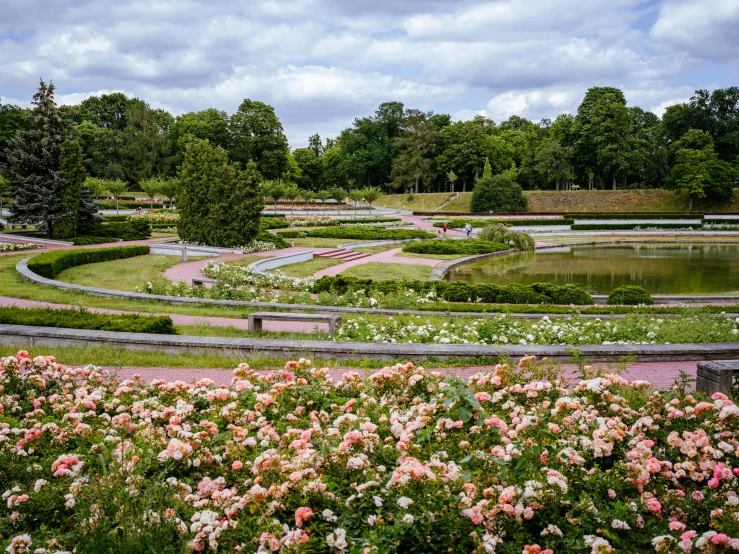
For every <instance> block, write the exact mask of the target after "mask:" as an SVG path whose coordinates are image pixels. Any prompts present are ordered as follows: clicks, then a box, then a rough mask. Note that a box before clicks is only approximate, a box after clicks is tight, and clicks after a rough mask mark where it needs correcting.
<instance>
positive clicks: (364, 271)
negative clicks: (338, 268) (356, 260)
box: [341, 263, 431, 281]
mask: <svg viewBox="0 0 739 554" xmlns="http://www.w3.org/2000/svg"><path fill="white" fill-rule="evenodd" d="M341 274H342V275H344V276H346V277H358V278H359V279H378V278H380V279H406V280H414V279H417V280H419V281H424V280H426V279H429V278H430V277H431V268H430V267H429V266H427V265H420V264H390V263H387V264H385V263H368V264H364V265H356V266H354V267H350V268H349V269H347V270H345V271H343V272H342V273H341ZM378 276H381V277H378Z"/></svg>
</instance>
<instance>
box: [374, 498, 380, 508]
mask: <svg viewBox="0 0 739 554" xmlns="http://www.w3.org/2000/svg"><path fill="white" fill-rule="evenodd" d="M373 500H374V501H375V506H377V507H378V508H380V507H381V506H382V498H380V497H379V496H375V497H373Z"/></svg>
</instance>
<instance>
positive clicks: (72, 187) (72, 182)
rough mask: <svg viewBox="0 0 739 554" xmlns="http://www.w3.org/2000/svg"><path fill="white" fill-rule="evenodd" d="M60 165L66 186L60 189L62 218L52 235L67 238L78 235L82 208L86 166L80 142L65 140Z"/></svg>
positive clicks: (61, 148) (61, 149)
mask: <svg viewBox="0 0 739 554" xmlns="http://www.w3.org/2000/svg"><path fill="white" fill-rule="evenodd" d="M59 166H60V171H61V174H62V177H63V178H64V181H63V183H64V186H63V187H62V188H61V189H60V190H59V191H58V192H59V199H60V201H61V205H62V214H61V219H60V220H59V221H58V222H57V223H56V225H54V232H53V233H52V236H53V237H54V238H56V239H67V238H71V237H74V236H75V235H77V213H78V212H79V209H80V198H81V195H82V183H84V181H85V166H84V164H83V162H82V149H81V148H80V145H79V143H78V142H72V141H71V140H65V141H64V142H63V143H62V144H61V146H60V154H59Z"/></svg>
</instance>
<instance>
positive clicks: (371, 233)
mask: <svg viewBox="0 0 739 554" xmlns="http://www.w3.org/2000/svg"><path fill="white" fill-rule="evenodd" d="M278 235H280V236H281V237H283V238H298V237H301V236H308V237H316V238H323V239H355V240H405V239H426V238H433V237H435V236H436V235H434V234H433V233H430V232H428V231H421V230H420V229H381V228H378V227H326V228H324V229H321V228H319V229H311V230H310V231H279V232H278Z"/></svg>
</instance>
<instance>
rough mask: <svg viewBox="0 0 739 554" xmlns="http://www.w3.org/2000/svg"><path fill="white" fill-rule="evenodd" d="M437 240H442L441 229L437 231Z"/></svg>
mask: <svg viewBox="0 0 739 554" xmlns="http://www.w3.org/2000/svg"><path fill="white" fill-rule="evenodd" d="M436 238H437V239H440V238H441V229H437V230H436Z"/></svg>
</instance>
